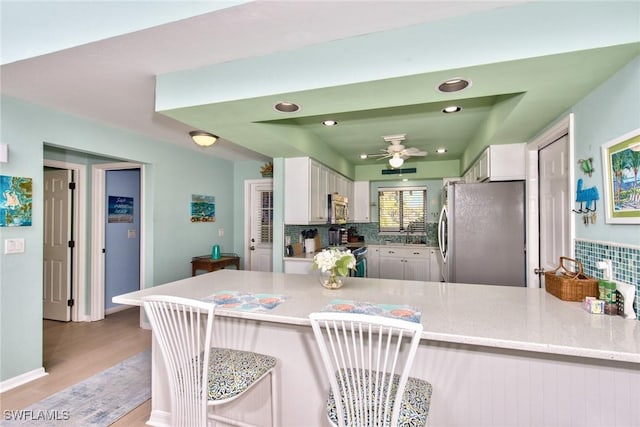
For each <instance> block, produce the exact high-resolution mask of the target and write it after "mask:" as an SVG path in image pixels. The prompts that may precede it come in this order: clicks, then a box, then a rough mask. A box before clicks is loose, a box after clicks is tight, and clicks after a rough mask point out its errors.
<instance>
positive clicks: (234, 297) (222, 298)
mask: <svg viewBox="0 0 640 427" xmlns="http://www.w3.org/2000/svg"><path fill="white" fill-rule="evenodd" d="M202 300H203V301H208V302H212V303H214V304H215V305H216V306H217V307H221V308H225V309H233V310H239V311H264V310H271V309H272V308H274V307H277V306H278V304H280V303H281V302H283V301H285V300H286V298H285V297H284V296H282V295H276V294H252V293H249V292H240V291H226V290H225V291H218V292H216V293H215V294H213V295H210V296H208V297H206V298H202Z"/></svg>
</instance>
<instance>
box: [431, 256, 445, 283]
mask: <svg viewBox="0 0 640 427" xmlns="http://www.w3.org/2000/svg"><path fill="white" fill-rule="evenodd" d="M429 280H431V281H432V282H441V281H442V258H441V256H440V250H439V249H438V248H429Z"/></svg>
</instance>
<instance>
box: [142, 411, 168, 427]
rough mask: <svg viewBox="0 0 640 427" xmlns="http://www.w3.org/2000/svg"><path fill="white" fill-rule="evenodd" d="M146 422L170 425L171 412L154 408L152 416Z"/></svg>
mask: <svg viewBox="0 0 640 427" xmlns="http://www.w3.org/2000/svg"><path fill="white" fill-rule="evenodd" d="M145 424H146V425H148V426H154V427H170V426H171V414H170V413H169V412H166V411H159V410H157V409H154V410H152V411H151V416H150V417H149V419H148V420H147V422H146V423H145Z"/></svg>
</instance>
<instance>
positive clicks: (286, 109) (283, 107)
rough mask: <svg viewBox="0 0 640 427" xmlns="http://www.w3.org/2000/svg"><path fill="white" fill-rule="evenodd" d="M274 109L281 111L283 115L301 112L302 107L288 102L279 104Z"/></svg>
mask: <svg viewBox="0 0 640 427" xmlns="http://www.w3.org/2000/svg"><path fill="white" fill-rule="evenodd" d="M273 108H275V109H276V110H277V111H280V112H281V113H295V112H296V111H298V110H300V106H299V105H298V104H294V103H293V102H286V101H282V102H278V103H277V104H276V105H274V106H273Z"/></svg>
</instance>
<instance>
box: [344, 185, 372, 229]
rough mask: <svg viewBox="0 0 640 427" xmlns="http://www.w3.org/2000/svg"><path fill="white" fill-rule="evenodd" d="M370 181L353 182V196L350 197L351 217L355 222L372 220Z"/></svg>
mask: <svg viewBox="0 0 640 427" xmlns="http://www.w3.org/2000/svg"><path fill="white" fill-rule="evenodd" d="M369 194H370V193H369V181H356V182H354V183H353V197H352V198H349V219H350V220H351V221H353V222H371V209H370V202H369V197H370V196H369Z"/></svg>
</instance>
